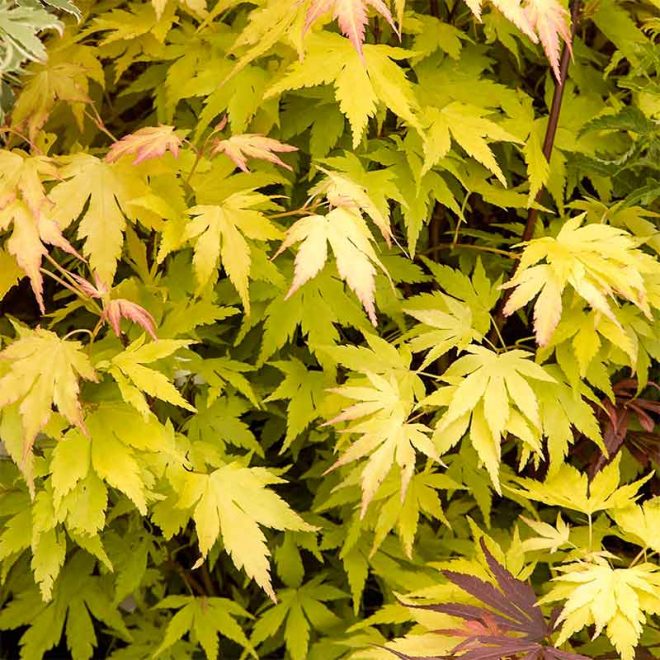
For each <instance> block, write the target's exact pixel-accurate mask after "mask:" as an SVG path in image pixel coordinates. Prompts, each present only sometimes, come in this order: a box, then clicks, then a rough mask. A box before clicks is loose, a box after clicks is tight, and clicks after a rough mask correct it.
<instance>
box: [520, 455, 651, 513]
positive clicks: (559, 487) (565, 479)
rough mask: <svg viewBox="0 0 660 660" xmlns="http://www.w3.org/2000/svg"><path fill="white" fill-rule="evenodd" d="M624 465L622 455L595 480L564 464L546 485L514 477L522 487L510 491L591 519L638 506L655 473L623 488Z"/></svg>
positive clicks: (548, 478)
mask: <svg viewBox="0 0 660 660" xmlns="http://www.w3.org/2000/svg"><path fill="white" fill-rule="evenodd" d="M620 462H621V454H618V455H617V457H616V458H615V459H614V460H613V461H612V462H611V463H610V464H609V465H607V466H606V467H605V468H604V469H603V470H601V471H600V472H599V473H598V474H597V475H596V476H595V477H594V478H593V479H592V480H591V481H589V478H588V477H587V475H586V474H582V473H581V472H579V471H578V470H577V469H576V468H574V467H573V466H572V465H567V464H565V463H564V464H563V465H561V466H560V467H559V469H557V470H556V471H555V472H553V473H552V474H551V475H550V476H548V477H547V478H546V480H545V481H544V482H540V481H537V480H536V479H521V478H516V477H514V481H516V482H517V483H518V484H519V485H520V486H521V487H522V488H520V489H516V488H511V487H508V488H509V490H511V491H512V492H514V493H517V494H518V495H522V496H523V497H525V498H527V499H532V500H537V501H539V502H544V503H545V504H550V505H551V506H561V507H565V508H567V509H572V510H573V511H581V512H582V513H586V514H587V515H588V516H591V515H593V514H594V513H596V512H597V511H606V510H608V509H620V508H622V507H626V506H629V505H630V504H631V502H632V503H634V502H635V500H636V499H637V497H639V496H638V495H637V491H638V490H639V488H640V487H641V486H642V484H644V483H645V482H646V481H648V479H649V478H650V477H651V476H652V474H653V473H652V472H651V473H649V474H648V475H647V476H646V477H643V478H641V479H638V480H637V481H635V482H633V483H631V484H624V485H623V486H621V487H619V480H620V477H619V463H620Z"/></svg>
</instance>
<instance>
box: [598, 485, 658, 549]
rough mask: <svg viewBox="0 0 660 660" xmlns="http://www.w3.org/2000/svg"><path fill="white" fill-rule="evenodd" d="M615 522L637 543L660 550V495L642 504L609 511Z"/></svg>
mask: <svg viewBox="0 0 660 660" xmlns="http://www.w3.org/2000/svg"><path fill="white" fill-rule="evenodd" d="M609 515H610V516H611V517H612V518H613V519H614V522H615V523H616V524H617V525H618V526H619V527H620V528H621V529H622V530H623V531H624V532H625V534H626V538H628V537H631V538H632V539H634V541H635V543H640V542H641V544H643V545H644V547H647V548H651V550H654V551H655V552H660V497H654V498H653V499H651V500H648V501H647V502H644V503H643V504H642V505H641V506H639V505H636V504H631V505H629V506H625V507H624V508H622V509H614V510H613V511H610V512H609Z"/></svg>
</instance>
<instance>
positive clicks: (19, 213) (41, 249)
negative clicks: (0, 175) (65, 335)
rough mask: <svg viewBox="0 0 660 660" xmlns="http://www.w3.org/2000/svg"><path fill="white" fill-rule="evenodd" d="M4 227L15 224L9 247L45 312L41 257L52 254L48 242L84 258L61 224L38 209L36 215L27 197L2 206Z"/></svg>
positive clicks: (1, 224)
mask: <svg viewBox="0 0 660 660" xmlns="http://www.w3.org/2000/svg"><path fill="white" fill-rule="evenodd" d="M0 212H2V213H1V217H0V229H5V228H7V227H8V225H9V224H10V223H11V224H13V231H12V234H11V236H10V238H9V240H8V241H7V251H8V252H9V253H10V254H11V255H12V256H13V257H14V258H15V259H16V263H17V264H18V266H19V267H20V268H21V270H23V272H24V273H25V274H26V275H27V276H28V278H29V279H30V285H31V287H32V291H33V292H34V295H35V298H36V299H37V304H38V305H39V309H40V310H41V313H42V314H43V313H44V312H45V309H44V300H43V276H42V274H41V260H42V258H43V257H45V256H46V255H47V254H48V250H47V249H46V247H45V245H54V246H56V247H59V248H60V249H61V250H64V251H65V252H68V253H69V254H72V255H74V256H76V257H78V258H79V259H82V260H83V261H84V259H83V258H82V257H81V256H80V255H79V254H78V252H76V250H75V249H74V247H73V246H72V245H71V244H70V243H69V241H67V240H66V238H64V236H63V235H62V232H61V230H60V228H59V227H58V225H57V224H56V223H55V222H54V221H53V220H50V219H48V218H47V217H45V216H44V215H43V213H42V212H41V211H38V212H37V214H36V215H35V214H34V213H33V212H32V211H31V210H30V208H29V207H28V205H27V204H26V203H25V202H24V201H17V200H14V201H12V202H11V203H10V204H8V205H7V206H6V207H0Z"/></svg>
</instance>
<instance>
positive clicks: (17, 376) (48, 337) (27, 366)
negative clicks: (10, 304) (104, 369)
mask: <svg viewBox="0 0 660 660" xmlns="http://www.w3.org/2000/svg"><path fill="white" fill-rule="evenodd" d="M15 327H16V332H17V334H18V338H17V339H16V340H15V341H13V342H12V343H11V344H9V346H7V348H5V349H4V350H3V351H2V352H0V408H4V407H6V406H10V405H12V404H14V403H17V404H18V411H19V413H20V416H21V420H22V425H23V432H24V438H23V454H24V457H27V455H28V454H29V453H30V451H31V450H32V445H33V443H34V439H35V438H36V436H37V433H39V431H40V430H41V429H42V428H43V427H44V426H45V425H46V424H47V423H48V420H49V419H50V416H51V414H52V408H53V406H54V407H55V408H57V410H58V411H59V412H60V413H61V414H62V415H63V416H64V417H65V418H66V419H67V420H68V421H69V422H71V424H75V425H76V426H78V427H80V428H84V424H83V418H82V409H81V406H80V402H79V401H78V394H79V389H80V388H79V385H78V378H79V377H82V378H84V379H86V380H92V381H96V380H97V377H96V372H95V371H94V369H93V368H92V365H91V363H90V361H89V358H88V357H87V355H86V354H85V353H83V351H82V344H80V342H77V341H69V340H66V339H61V338H60V337H58V336H57V335H56V334H55V333H53V332H50V331H48V330H42V329H38V330H28V329H25V328H21V327H20V326H15ZM45 356H47V359H44V357H45Z"/></svg>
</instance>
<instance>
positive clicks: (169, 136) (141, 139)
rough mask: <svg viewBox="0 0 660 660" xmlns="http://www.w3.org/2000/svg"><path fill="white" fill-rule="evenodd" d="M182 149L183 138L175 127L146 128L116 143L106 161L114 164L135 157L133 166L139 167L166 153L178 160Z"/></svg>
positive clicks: (109, 151)
mask: <svg viewBox="0 0 660 660" xmlns="http://www.w3.org/2000/svg"><path fill="white" fill-rule="evenodd" d="M180 147H181V138H180V137H179V136H178V135H177V134H176V133H175V132H174V126H163V125H162V124H161V125H160V126H145V127H144V128H139V129H138V130H137V131H135V132H134V133H130V134H129V135H126V136H125V137H123V138H122V139H121V140H119V141H118V142H115V143H114V144H113V145H112V146H111V147H110V149H109V150H108V153H107V154H106V156H105V160H106V162H108V163H114V162H115V161H117V160H119V159H120V158H123V157H124V156H135V158H134V159H133V161H132V162H133V165H139V164H140V163H142V162H144V161H145V160H151V159H152V158H160V157H161V156H162V155H163V154H164V153H165V152H166V151H170V152H171V153H172V155H173V156H174V157H175V158H177V157H178V156H179V148H180Z"/></svg>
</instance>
